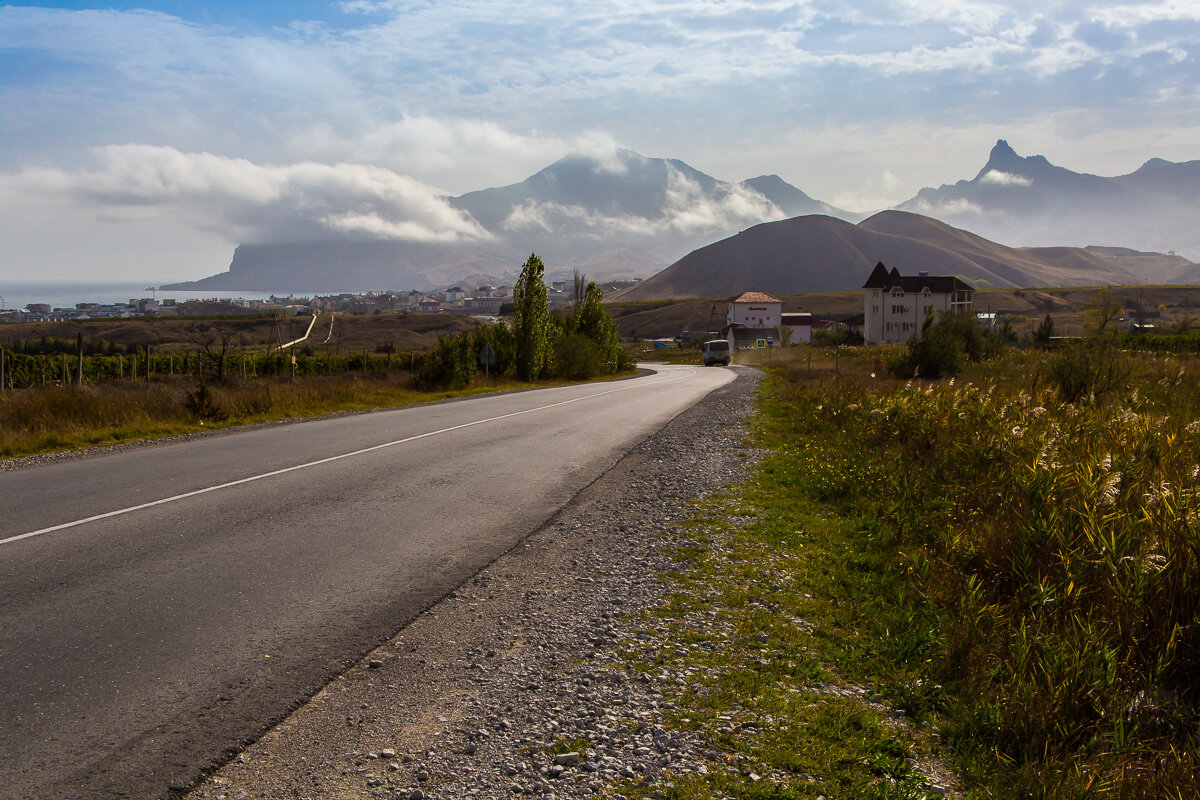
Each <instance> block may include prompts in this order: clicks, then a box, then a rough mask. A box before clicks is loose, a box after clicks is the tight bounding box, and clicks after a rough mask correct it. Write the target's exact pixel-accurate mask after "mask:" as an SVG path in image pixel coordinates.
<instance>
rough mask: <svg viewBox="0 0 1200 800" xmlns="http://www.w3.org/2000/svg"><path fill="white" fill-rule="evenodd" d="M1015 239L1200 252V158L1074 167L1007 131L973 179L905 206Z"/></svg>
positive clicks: (1192, 255) (1194, 255)
mask: <svg viewBox="0 0 1200 800" xmlns="http://www.w3.org/2000/svg"><path fill="white" fill-rule="evenodd" d="M898 208H899V209H901V210H904V211H912V212H915V213H918V214H924V215H927V216H931V217H936V218H938V219H941V220H943V221H945V222H948V223H950V224H952V225H955V226H958V227H965V228H970V229H971V230H973V231H976V232H977V233H979V234H980V235H982V236H986V237H988V238H989V239H993V240H998V241H1004V242H1006V243H1008V244H1013V245H1026V246H1030V245H1053V246H1059V245H1076V246H1085V245H1101V246H1115V247H1128V248H1136V249H1138V250H1150V251H1160V252H1170V251H1175V252H1178V253H1180V254H1182V255H1184V256H1187V257H1188V258H1191V259H1196V258H1200V230H1198V227H1197V224H1196V223H1197V220H1198V219H1200V161H1187V162H1183V163H1175V162H1170V161H1164V160H1163V159H1160V158H1152V159H1150V160H1149V161H1147V162H1146V163H1145V164H1143V165H1142V166H1141V167H1140V168H1139V169H1138V170H1137V171H1135V172H1132V173H1130V174H1128V175H1119V176H1116V177H1112V178H1106V177H1102V176H1099V175H1089V174H1086V173H1078V172H1072V171H1071V170H1069V169H1065V168H1063V167H1059V166H1055V165H1054V164H1051V163H1050V162H1049V161H1048V160H1046V158H1045V157H1044V156H1040V155H1039V156H1029V157H1026V158H1022V157H1021V156H1019V155H1017V153H1016V152H1015V151H1014V150H1013V149H1012V148H1011V147H1009V145H1008V142H1006V141H1004V140H1003V139H1001V140H999V141H997V142H996V145H995V147H993V148H992V151H991V154H990V155H989V157H988V161H987V163H986V164H985V165H984V167H983V169H981V170H980V171H979V173H978V174H976V176H975V177H974V178H972V179H971V180H969V181H968V180H962V181H959V182H957V183H955V184H953V185H942V186H940V187H938V188H937V189H932V188H926V189H922V190H921V191H920V192H918V193H917V195H916V196H915V197H913V198H912V199H911V200H908V201H906V202H904V203H902V204H901V205H900V206H898Z"/></svg>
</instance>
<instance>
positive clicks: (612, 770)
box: [187, 368, 759, 800]
mask: <svg viewBox="0 0 1200 800" xmlns="http://www.w3.org/2000/svg"><path fill="white" fill-rule="evenodd" d="M737 371H738V378H737V380H736V381H734V382H732V383H730V384H728V385H727V386H725V387H722V388H721V389H718V390H716V391H714V392H713V393H712V394H710V395H709V396H708V397H706V398H705V399H704V400H702V401H701V402H700V403H699V404H697V405H696V406H694V407H693V408H691V409H689V410H688V411H686V412H684V413H683V414H681V415H679V416H678V417H676V418H675V419H674V420H672V421H671V422H670V423H668V424H667V425H666V426H665V427H664V428H663V429H662V430H660V431H659V432H658V433H657V434H655V435H654V436H652V437H651V438H650V439H648V440H647V441H646V442H644V443H642V444H641V445H640V446H639V447H637V448H636V449H635V450H634V451H633V452H632V453H630V454H629V455H628V456H627V457H626V458H624V459H623V460H622V461H621V462H619V463H618V464H617V465H616V466H614V467H613V468H612V469H611V470H609V471H608V472H607V473H606V474H605V475H604V476H602V477H601V478H600V479H599V480H597V481H596V482H595V483H593V484H592V485H591V486H590V487H588V488H587V489H585V490H584V491H583V492H581V493H580V494H579V495H578V496H577V497H576V498H575V499H574V500H573V501H572V502H571V503H570V504H568V506H566V507H565V508H564V509H563V510H561V511H560V512H559V513H558V514H556V515H555V516H554V517H553V518H552V519H550V520H549V521H548V522H547V523H546V524H545V525H544V526H543V527H542V528H540V529H539V530H538V531H536V532H535V533H534V534H532V535H531V536H529V537H528V538H527V539H525V540H524V541H523V542H522V543H521V544H520V545H518V546H517V547H516V548H514V549H513V550H512V551H510V552H509V553H508V554H506V555H505V556H503V557H501V558H500V559H498V560H497V561H495V562H494V563H493V564H492V565H491V566H489V567H487V568H486V569H484V570H483V571H481V572H480V573H478V574H477V575H476V576H475V577H474V578H473V579H471V580H470V581H468V582H467V583H466V584H464V585H463V586H462V587H460V588H459V589H458V590H457V591H456V592H453V593H451V594H450V595H449V596H448V597H446V598H445V599H444V600H442V601H441V602H440V603H438V604H437V605H435V606H434V607H433V608H431V609H430V610H429V611H427V612H426V613H425V614H423V615H421V616H420V617H419V618H417V619H416V620H415V621H414V622H413V623H411V624H410V625H408V626H407V627H405V628H404V629H403V630H402V631H401V632H400V633H399V634H398V635H397V636H396V637H395V638H393V639H392V640H391V641H389V642H387V643H385V644H384V645H382V646H381V647H379V648H378V649H377V650H376V651H374V652H373V653H371V654H370V655H369V656H368V657H367V658H366V659H364V660H363V661H362V662H360V663H359V664H357V665H356V666H354V667H353V668H351V669H350V670H348V671H347V672H346V673H344V674H343V675H342V676H340V677H339V678H337V679H336V680H334V681H333V682H331V683H330V684H329V685H327V686H326V687H325V688H324V689H323V690H321V691H320V692H319V693H318V694H317V695H315V696H314V697H313V698H312V700H311V701H310V702H309V703H307V704H306V705H305V706H303V707H302V708H300V709H299V710H297V711H296V712H295V713H294V714H293V715H291V716H290V717H289V718H287V719H286V720H284V721H283V722H282V723H280V724H279V725H278V726H276V727H275V728H273V729H272V730H271V731H269V732H268V733H267V734H265V735H264V736H263V737H262V738H261V739H259V740H258V741H257V742H255V743H254V744H252V745H250V746H249V747H247V748H246V749H245V750H244V751H243V752H242V753H241V754H240V755H238V756H237V757H236V758H234V760H232V761H231V762H230V763H228V764H226V765H225V766H223V767H221V768H220V769H219V770H217V771H216V772H214V773H213V774H211V775H209V776H208V778H207V779H206V780H204V781H203V782H202V783H201V784H200V785H198V786H197V787H195V788H194V789H193V790H192V791H191V793H189V794H188V795H187V796H188V797H189V798H195V799H196V800H228V799H232V798H250V797H270V798H413V799H414V800H420V798H460V797H480V798H501V797H505V798H506V797H513V796H515V795H533V796H544V797H588V796H592V795H594V794H597V793H599V792H601V790H603V789H605V788H606V787H611V786H612V785H614V784H619V783H625V782H643V781H653V780H654V778H655V776H657V775H658V774H659V773H660V772H661V771H662V770H664V769H670V770H681V771H695V770H702V769H705V768H706V767H705V760H706V756H705V753H704V752H703V750H702V746H701V745H700V743H699V742H697V741H695V740H694V738H693V737H691V736H690V735H689V734H685V733H680V732H678V731H667V730H665V729H664V728H663V727H661V726H660V724H659V723H660V721H661V716H662V715H663V714H664V713H666V712H667V711H669V709H670V708H671V704H670V701H669V699H668V698H667V696H666V695H664V693H663V691H662V687H660V686H658V685H657V684H656V681H657V680H658V679H657V678H651V676H649V675H646V674H639V673H637V672H634V671H631V670H629V669H628V668H627V666H626V665H625V662H624V661H623V660H622V659H621V658H620V655H619V652H618V651H619V644H620V643H621V642H622V641H627V640H630V639H636V638H637V637H638V636H639V635H641V636H644V635H645V634H639V633H637V632H635V627H636V616H637V615H638V614H639V613H641V612H643V611H645V610H647V609H649V608H652V607H654V606H656V605H658V604H659V603H660V602H661V601H662V600H663V599H664V597H665V595H666V593H667V592H668V590H669V589H668V587H667V586H666V584H664V583H662V582H661V581H660V580H659V579H658V574H659V573H660V572H661V571H662V570H665V569H668V568H670V566H671V565H672V563H673V562H672V560H671V558H670V557H669V555H667V553H666V550H667V549H668V548H671V547H677V546H680V545H685V544H688V543H689V542H690V539H689V537H688V535H687V532H686V530H684V529H683V528H682V527H680V526H678V525H677V524H676V523H677V522H680V521H682V520H684V519H685V518H686V517H687V515H688V510H687V508H686V505H687V503H688V502H689V501H692V500H695V499H697V498H699V497H701V496H703V495H705V494H707V493H709V492H711V491H714V490H718V489H720V488H721V487H723V486H728V485H730V484H733V483H735V482H736V481H738V480H740V479H741V478H743V477H744V476H745V474H746V469H747V467H748V466H749V465H750V464H752V463H753V462H754V460H755V457H756V456H755V453H754V452H753V451H752V450H751V449H749V448H748V446H747V445H746V443H745V434H746V432H747V427H746V421H747V419H748V417H749V415H750V414H751V412H752V410H753V404H754V387H755V386H756V385H757V382H758V379H759V373H758V372H757V371H754V370H750V369H743V368H738V369H737Z"/></svg>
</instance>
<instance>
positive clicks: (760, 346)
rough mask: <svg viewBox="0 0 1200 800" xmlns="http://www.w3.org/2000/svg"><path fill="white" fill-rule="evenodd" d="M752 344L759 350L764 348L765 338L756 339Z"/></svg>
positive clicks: (765, 344)
mask: <svg viewBox="0 0 1200 800" xmlns="http://www.w3.org/2000/svg"><path fill="white" fill-rule="evenodd" d="M754 346H755V347H757V348H758V349H759V350H763V349H765V348H766V346H767V340H766V339H759V340H757V341H756V342H755V343H754Z"/></svg>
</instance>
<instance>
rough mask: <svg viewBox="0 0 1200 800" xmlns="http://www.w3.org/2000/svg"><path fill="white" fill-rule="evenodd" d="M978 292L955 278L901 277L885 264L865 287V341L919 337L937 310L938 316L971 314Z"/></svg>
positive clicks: (900, 339)
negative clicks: (973, 299)
mask: <svg viewBox="0 0 1200 800" xmlns="http://www.w3.org/2000/svg"><path fill="white" fill-rule="evenodd" d="M974 294H975V289H974V288H973V287H972V286H971V285H970V284H968V283H966V282H965V281H963V280H961V279H959V278H956V277H954V276H953V275H930V274H929V273H928V272H919V273H917V274H916V275H901V274H900V272H899V270H897V269H896V268H895V267H892V269H891V270H890V271H889V270H888V268H887V267H885V266H884V265H883V264H882V263H879V264H876V265H875V269H874V270H872V271H871V275H870V276H869V277H868V278H867V282H866V283H864V284H863V340H864V341H865V342H866V343H867V344H879V343H881V342H904V341H908V340H909V339H911V338H912V337H913V336H916V335H917V334H918V333H919V332H920V330H921V326H922V325H923V324H924V322H925V315H926V313H928V311H929V309H933V311H934V313H935V315H938V316H940V315H942V314H960V313H967V312H969V311H970V310H971V302H972V298H973V296H974Z"/></svg>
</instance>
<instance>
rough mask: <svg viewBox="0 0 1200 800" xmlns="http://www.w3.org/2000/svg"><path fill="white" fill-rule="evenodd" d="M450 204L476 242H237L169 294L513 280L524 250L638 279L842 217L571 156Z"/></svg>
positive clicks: (702, 179) (759, 187) (715, 184)
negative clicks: (788, 221) (729, 244)
mask: <svg viewBox="0 0 1200 800" xmlns="http://www.w3.org/2000/svg"><path fill="white" fill-rule="evenodd" d="M448 201H449V203H450V205H451V206H453V208H455V209H457V210H458V211H459V212H461V213H462V214H464V215H466V216H467V217H468V218H469V219H470V220H472V221H474V222H475V223H477V225H478V227H479V230H480V231H481V235H480V236H479V237H478V238H477V239H474V240H459V241H454V242H444V243H442V242H432V243H429V242H407V241H394V240H361V239H360V240H340V241H325V242H295V243H283V244H274V243H272V244H243V245H241V246H239V247H238V248H237V250H236V251H235V253H234V258H233V262H232V263H231V264H230V268H229V272H227V273H223V274H220V275H214V276H212V277H211V278H205V279H204V280H201V281H195V282H190V283H187V284H173V285H172V286H171V287H170V288H196V289H206V288H211V289H275V288H279V289H288V288H292V287H295V288H299V289H304V290H306V291H313V290H325V289H329V290H339V291H340V290H347V289H369V288H410V287H411V288H428V287H431V286H436V285H445V284H447V283H451V282H455V281H457V280H459V279H460V278H462V277H463V276H465V275H468V274H470V273H485V274H493V275H501V276H505V275H507V276H508V277H515V274H516V271H517V270H519V268H520V265H521V264H522V263H523V262H524V260H525V258H526V257H527V256H528V255H529V253H531V252H536V253H537V254H538V255H539V256H541V257H542V260H543V261H545V262H546V263H547V264H548V265H549V267H550V269H551V270H552V271H554V270H556V269H557V270H558V271H562V272H564V273H565V274H568V275H569V274H570V271H571V269H572V268H575V267H578V268H581V269H583V270H585V271H586V272H587V273H588V274H589V275H591V276H592V277H596V278H604V279H611V278H630V277H639V278H640V277H645V276H647V275H650V274H652V273H653V272H654V271H656V270H658V269H661V268H662V267H664V266H666V265H667V264H670V263H671V262H672V261H675V260H676V259H678V258H679V257H680V256H682V255H683V254H685V253H687V252H689V251H690V250H693V249H695V248H696V247H700V246H703V245H705V244H708V243H710V242H713V241H717V240H718V239H721V238H723V237H725V236H728V235H729V234H731V233H733V232H735V231H737V230H739V229H741V228H744V227H746V226H747V225H753V224H756V223H759V222H763V221H765V220H772V219H783V218H785V217H787V216H791V215H796V214H804V213H813V212H821V213H839V214H843V215H847V216H849V215H848V214H847V212H844V211H841V210H840V209H836V208H834V207H833V206H830V205H828V204H825V203H822V202H820V201H817V200H814V199H812V198H811V197H809V196H808V195H806V194H805V193H804V192H802V191H800V190H799V189H797V188H796V187H794V186H791V185H789V184H788V183H786V182H785V181H783V180H782V179H781V178H779V177H778V176H775V175H770V176H761V177H759V178H753V179H751V180H749V181H745V182H743V183H730V182H726V181H721V180H718V179H716V178H713V177H712V176H710V175H707V174H705V173H703V172H700V171H699V170H697V169H694V168H693V167H691V166H689V165H688V164H685V163H684V162H682V161H679V160H676V159H661V158H647V157H645V156H642V155H639V154H637V153H634V152H632V151H630V150H617V151H615V152H614V153H611V154H609V155H607V156H592V155H579V154H576V155H570V156H567V157H565V158H563V159H561V160H559V161H557V162H555V163H554V164H551V165H550V166H548V167H546V168H545V169H543V170H541V171H540V172H538V173H536V174H534V175H531V176H530V177H529V178H526V179H525V180H524V181H521V182H520V183H515V184H512V185H510V186H502V187H498V188H492V189H483V190H480V191H477V192H469V193H467V194H464V195H461V196H458V197H452V198H448Z"/></svg>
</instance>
